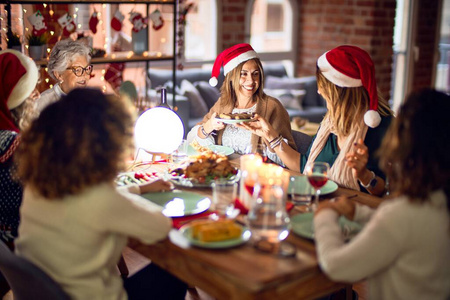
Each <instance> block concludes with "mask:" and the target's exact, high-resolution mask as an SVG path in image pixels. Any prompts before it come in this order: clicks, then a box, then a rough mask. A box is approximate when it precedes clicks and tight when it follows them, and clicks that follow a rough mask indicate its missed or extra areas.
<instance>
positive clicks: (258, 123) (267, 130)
mask: <svg viewBox="0 0 450 300" xmlns="http://www.w3.org/2000/svg"><path fill="white" fill-rule="evenodd" d="M235 125H236V126H237V127H240V128H244V129H247V130H249V131H250V132H251V133H253V134H256V135H257V136H260V137H262V138H265V139H266V140H267V141H271V140H273V139H274V138H276V137H277V136H278V133H277V132H276V130H275V129H273V127H272V125H271V124H270V123H269V122H267V120H266V119H264V118H263V117H261V116H260V115H258V114H255V116H254V117H253V119H252V121H250V122H243V123H237V124H235Z"/></svg>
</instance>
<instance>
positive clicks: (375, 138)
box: [300, 116, 392, 190]
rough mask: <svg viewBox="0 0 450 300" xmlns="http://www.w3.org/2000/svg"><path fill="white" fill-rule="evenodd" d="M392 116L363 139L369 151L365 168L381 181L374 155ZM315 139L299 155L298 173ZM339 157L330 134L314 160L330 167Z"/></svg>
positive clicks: (383, 119)
mask: <svg viewBox="0 0 450 300" xmlns="http://www.w3.org/2000/svg"><path fill="white" fill-rule="evenodd" d="M391 121H392V116H388V117H381V123H380V125H378V126H377V127H375V128H370V127H369V129H368V130H367V134H366V138H365V139H364V144H366V146H367V148H368V149H369V160H368V162H367V168H368V169H369V170H371V171H374V172H375V174H376V175H377V176H380V177H381V178H383V179H386V176H385V175H384V173H383V172H382V171H381V170H380V167H379V166H378V157H377V155H376V151H377V150H378V148H380V145H381V141H382V140H383V137H384V135H385V133H386V131H387V129H388V127H389V125H390V124H391ZM315 139H316V137H315V136H314V138H313V140H312V142H311V144H310V145H309V148H308V151H306V153H305V154H304V155H303V154H302V155H301V159H300V172H302V173H303V170H304V168H305V165H306V161H307V158H308V156H309V154H310V152H311V146H312V144H313V143H314V140H315ZM338 155H339V150H338V146H337V136H336V135H334V134H332V133H331V134H330V135H329V136H328V140H327V142H326V144H325V146H324V147H323V149H322V151H321V152H320V153H319V155H318V156H317V158H316V161H323V162H327V163H328V164H330V167H331V166H332V165H333V163H334V161H335V160H336V158H337V156H338ZM362 190H364V189H362Z"/></svg>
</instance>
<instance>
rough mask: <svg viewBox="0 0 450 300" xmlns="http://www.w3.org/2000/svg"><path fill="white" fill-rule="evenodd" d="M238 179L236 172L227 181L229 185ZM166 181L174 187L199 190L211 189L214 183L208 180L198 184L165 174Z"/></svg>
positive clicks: (238, 175) (187, 179)
mask: <svg viewBox="0 0 450 300" xmlns="http://www.w3.org/2000/svg"><path fill="white" fill-rule="evenodd" d="M239 178H240V171H238V173H237V174H236V175H233V176H231V177H230V178H229V180H228V181H229V182H230V183H234V182H238V181H239ZM166 180H169V181H170V182H172V183H173V184H175V185H178V186H183V187H200V188H204V187H212V184H213V183H214V180H210V181H207V182H204V183H199V182H196V181H194V180H191V179H189V178H184V177H181V176H172V175H171V174H167V178H166Z"/></svg>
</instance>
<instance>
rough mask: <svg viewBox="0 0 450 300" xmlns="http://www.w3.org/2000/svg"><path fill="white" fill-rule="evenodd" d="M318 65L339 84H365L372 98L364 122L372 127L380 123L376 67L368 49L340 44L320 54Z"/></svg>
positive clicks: (358, 85)
mask: <svg viewBox="0 0 450 300" xmlns="http://www.w3.org/2000/svg"><path fill="white" fill-rule="evenodd" d="M317 66H318V67H319V70H320V72H321V73H322V74H323V76H325V78H326V79H328V80H329V81H331V82H332V83H334V84H335V85H337V86H340V87H360V86H363V87H364V88H365V89H366V90H367V92H368V93H369V99H370V104H369V111H367V112H366V113H365V114H364V123H366V125H367V126H369V127H372V128H375V127H377V126H378V125H379V124H380V122H381V117H380V114H379V113H378V112H377V109H378V94H377V83H376V81H375V67H374V64H373V61H372V59H371V58H370V56H369V54H368V53H367V52H366V51H364V50H362V49H361V48H358V47H355V46H350V45H344V46H339V47H337V48H334V49H332V50H330V51H328V52H326V53H324V54H323V55H322V56H320V57H319V59H318V60H317Z"/></svg>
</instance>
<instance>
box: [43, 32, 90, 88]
mask: <svg viewBox="0 0 450 300" xmlns="http://www.w3.org/2000/svg"><path fill="white" fill-rule="evenodd" d="M90 52H91V49H90V48H89V47H88V46H86V44H84V43H82V42H79V41H74V40H71V39H65V40H61V41H59V42H57V43H56V44H55V46H54V47H53V49H52V52H51V53H50V58H49V60H48V71H47V72H48V74H49V75H50V77H51V78H53V79H55V80H57V78H56V76H55V74H54V72H55V71H56V72H59V73H62V72H63V71H65V70H66V69H67V67H68V66H69V65H70V64H71V63H72V62H73V61H74V60H75V58H76V57H77V56H84V57H86V60H87V61H88V62H90V61H91V56H90Z"/></svg>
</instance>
